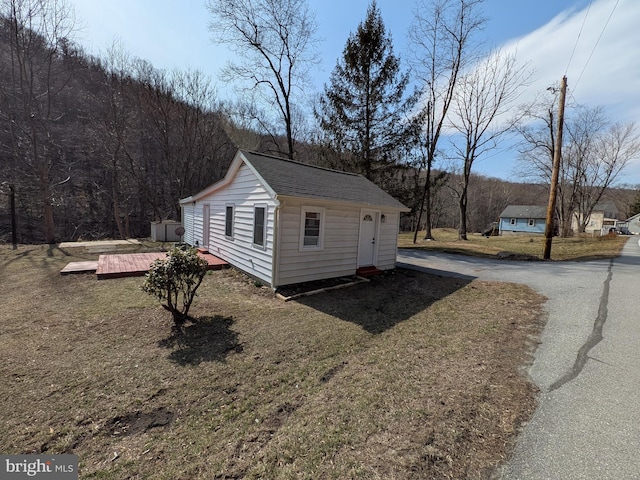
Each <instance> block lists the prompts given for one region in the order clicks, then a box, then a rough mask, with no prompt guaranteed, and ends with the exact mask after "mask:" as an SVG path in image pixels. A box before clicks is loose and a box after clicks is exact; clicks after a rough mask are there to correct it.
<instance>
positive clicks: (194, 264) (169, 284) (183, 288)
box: [142, 248, 207, 328]
mask: <svg viewBox="0 0 640 480" xmlns="http://www.w3.org/2000/svg"><path fill="white" fill-rule="evenodd" d="M206 273H207V261H206V260H205V259H203V258H201V257H200V256H199V255H198V252H197V250H196V249H195V248H187V249H181V248H174V249H172V250H170V251H169V252H168V253H167V258H166V259H158V260H156V261H154V262H153V264H152V265H151V268H150V269H149V272H148V273H147V274H146V275H145V279H144V283H143V284H142V290H143V291H145V292H146V293H148V294H149V295H153V296H154V297H157V298H158V300H160V301H161V302H163V301H164V302H166V303H165V304H163V305H162V306H163V307H164V308H165V309H167V310H169V311H170V312H171V314H172V315H173V321H174V323H175V326H176V327H178V328H180V327H181V326H182V324H184V322H185V321H186V320H188V319H189V318H190V317H189V308H190V307H191V303H192V302H193V299H194V298H195V295H196V290H197V289H198V287H199V286H200V284H201V283H202V279H203V278H204V276H205V274H206Z"/></svg>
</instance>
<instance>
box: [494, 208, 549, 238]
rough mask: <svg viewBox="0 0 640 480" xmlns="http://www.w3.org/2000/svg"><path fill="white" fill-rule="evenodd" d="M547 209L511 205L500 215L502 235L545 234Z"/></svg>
mask: <svg viewBox="0 0 640 480" xmlns="http://www.w3.org/2000/svg"><path fill="white" fill-rule="evenodd" d="M546 223H547V207H542V206H540V205H509V206H508V207H507V208H505V209H504V211H503V212H502V213H501V214H500V235H522V234H540V235H543V234H544V230H545V226H546Z"/></svg>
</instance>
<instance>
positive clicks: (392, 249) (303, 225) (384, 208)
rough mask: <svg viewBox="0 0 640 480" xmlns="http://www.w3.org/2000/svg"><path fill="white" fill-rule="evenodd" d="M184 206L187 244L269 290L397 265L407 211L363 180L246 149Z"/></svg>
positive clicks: (183, 218) (184, 202)
mask: <svg viewBox="0 0 640 480" xmlns="http://www.w3.org/2000/svg"><path fill="white" fill-rule="evenodd" d="M180 206H181V208H182V221H183V226H184V229H185V233H184V240H185V242H186V243H188V244H190V245H194V246H198V247H203V248H206V249H208V251H209V252H210V253H212V254H214V255H216V256H218V257H220V258H222V259H223V260H226V261H227V262H229V263H230V264H231V265H233V266H235V267H236V268H238V269H240V270H243V271H245V272H247V273H248V274H250V275H251V276H253V277H255V278H257V279H259V280H261V281H262V282H264V283H265V284H267V285H270V286H271V287H272V288H276V287H278V286H282V285H288V284H293V283H300V282H306V281H311V280H320V279H326V278H333V277H340V276H346V275H353V274H355V273H356V271H357V270H358V269H361V268H363V267H376V268H377V269H380V270H387V269H392V268H395V264H396V254H397V244H398V230H399V221H400V212H406V211H409V209H408V208H406V207H405V206H404V205H402V204H401V203H400V202H399V201H397V200H396V199H394V198H393V197H392V196H390V195H389V194H387V193H386V192H384V191H382V190H381V189H380V188H378V187H377V186H376V185H374V184H373V183H371V182H370V181H369V180H367V179H366V178H364V177H363V176H361V175H356V174H351V173H345V172H339V171H336V170H330V169H326V168H320V167H316V166H311V165H306V164H303V163H298V162H294V161H290V160H285V159H282V158H277V157H273V156H268V155H263V154H259V153H253V152H248V151H242V150H240V151H238V152H237V153H236V156H235V158H234V160H233V162H232V163H231V166H230V167H229V170H228V171H227V173H226V175H225V177H224V178H223V179H222V180H221V181H219V182H217V183H215V184H213V185H211V186H209V187H207V188H206V189H204V190H202V191H201V192H199V193H196V194H195V195H192V196H190V197H188V198H184V199H182V200H180Z"/></svg>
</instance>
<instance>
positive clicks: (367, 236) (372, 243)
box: [358, 210, 378, 267]
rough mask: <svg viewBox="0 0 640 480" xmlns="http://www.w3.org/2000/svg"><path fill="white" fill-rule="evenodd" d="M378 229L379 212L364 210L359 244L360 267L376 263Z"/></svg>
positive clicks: (361, 214)
mask: <svg viewBox="0 0 640 480" xmlns="http://www.w3.org/2000/svg"><path fill="white" fill-rule="evenodd" d="M377 231H378V212H374V211H371V210H363V211H362V212H360V241H359V244H358V267H368V266H371V265H374V266H375V264H376V241H377V239H376V234H377Z"/></svg>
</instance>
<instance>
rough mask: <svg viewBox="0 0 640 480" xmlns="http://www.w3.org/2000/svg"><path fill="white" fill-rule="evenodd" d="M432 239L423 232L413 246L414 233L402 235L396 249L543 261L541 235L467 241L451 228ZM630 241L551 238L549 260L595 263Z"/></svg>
mask: <svg viewBox="0 0 640 480" xmlns="http://www.w3.org/2000/svg"><path fill="white" fill-rule="evenodd" d="M433 237H434V238H435V240H424V231H423V232H419V233H418V239H417V240H418V241H417V243H415V244H414V243H413V233H401V234H400V237H399V240H398V246H399V247H401V248H419V249H423V250H435V251H441V252H447V253H460V254H465V255H475V256H482V257H491V258H495V257H496V256H497V255H498V254H499V253H500V254H504V253H507V254H512V255H514V256H515V257H516V258H517V257H518V256H525V257H531V258H532V259H535V258H537V259H540V260H542V253H543V251H544V238H543V237H542V236H539V235H538V236H533V235H532V236H528V235H504V236H499V237H483V236H482V235H480V234H471V235H469V236H468V238H469V240H467V241H464V240H458V232H457V230H455V229H452V228H437V229H435V230H434V231H433ZM628 239H629V237H627V236H623V235H605V236H602V237H591V236H585V235H583V236H575V237H571V238H560V237H553V240H552V243H551V259H552V260H597V259H602V258H615V257H617V256H618V255H620V251H621V250H622V247H623V246H624V244H625V243H626V241H627V240H628Z"/></svg>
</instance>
